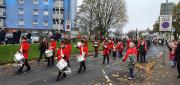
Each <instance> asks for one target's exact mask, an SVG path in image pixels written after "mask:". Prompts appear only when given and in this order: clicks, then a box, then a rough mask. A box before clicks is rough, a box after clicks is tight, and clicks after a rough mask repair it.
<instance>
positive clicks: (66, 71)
mask: <svg viewBox="0 0 180 85" xmlns="http://www.w3.org/2000/svg"><path fill="white" fill-rule="evenodd" d="M66 68H67V69H65V70H64V73H66V74H67V75H68V74H70V73H71V72H72V71H71V69H70V68H69V67H66Z"/></svg>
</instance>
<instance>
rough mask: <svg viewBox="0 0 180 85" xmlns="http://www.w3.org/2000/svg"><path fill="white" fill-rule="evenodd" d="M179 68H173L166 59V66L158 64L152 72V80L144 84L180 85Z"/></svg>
mask: <svg viewBox="0 0 180 85" xmlns="http://www.w3.org/2000/svg"><path fill="white" fill-rule="evenodd" d="M177 75H178V74H177V68H171V66H170V63H169V60H168V59H167V58H166V62H165V65H163V64H162V63H161V62H158V63H157V64H156V65H155V67H154V68H153V70H152V75H151V79H149V80H146V81H145V82H144V84H145V85H180V79H177Z"/></svg>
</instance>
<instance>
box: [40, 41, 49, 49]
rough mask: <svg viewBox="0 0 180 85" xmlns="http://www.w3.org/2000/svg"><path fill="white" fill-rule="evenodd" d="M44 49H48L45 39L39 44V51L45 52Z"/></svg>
mask: <svg viewBox="0 0 180 85" xmlns="http://www.w3.org/2000/svg"><path fill="white" fill-rule="evenodd" d="M46 49H48V42H46V41H43V42H41V43H40V45H39V50H40V51H41V52H45V51H46Z"/></svg>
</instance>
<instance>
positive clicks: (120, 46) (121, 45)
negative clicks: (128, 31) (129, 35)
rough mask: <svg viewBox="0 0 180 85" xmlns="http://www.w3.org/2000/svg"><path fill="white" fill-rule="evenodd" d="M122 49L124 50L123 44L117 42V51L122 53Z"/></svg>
mask: <svg viewBox="0 0 180 85" xmlns="http://www.w3.org/2000/svg"><path fill="white" fill-rule="evenodd" d="M123 48H124V44H123V43H122V42H119V44H118V50H119V51H120V52H122V51H123Z"/></svg>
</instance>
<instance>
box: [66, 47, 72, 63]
mask: <svg viewBox="0 0 180 85" xmlns="http://www.w3.org/2000/svg"><path fill="white" fill-rule="evenodd" d="M66 46H67V47H66V49H67V58H68V60H69V58H70V55H71V51H72V46H71V44H67V45H66Z"/></svg>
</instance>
